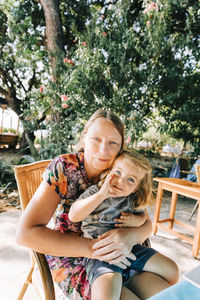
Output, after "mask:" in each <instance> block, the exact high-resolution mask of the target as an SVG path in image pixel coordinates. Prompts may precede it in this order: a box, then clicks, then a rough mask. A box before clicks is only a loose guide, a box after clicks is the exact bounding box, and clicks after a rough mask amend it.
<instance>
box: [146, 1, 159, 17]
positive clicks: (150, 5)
mask: <svg viewBox="0 0 200 300" xmlns="http://www.w3.org/2000/svg"><path fill="white" fill-rule="evenodd" d="M156 9H158V6H157V4H156V3H154V2H151V3H150V4H149V5H148V6H147V7H146V8H145V10H144V14H146V13H148V12H150V11H152V10H156Z"/></svg>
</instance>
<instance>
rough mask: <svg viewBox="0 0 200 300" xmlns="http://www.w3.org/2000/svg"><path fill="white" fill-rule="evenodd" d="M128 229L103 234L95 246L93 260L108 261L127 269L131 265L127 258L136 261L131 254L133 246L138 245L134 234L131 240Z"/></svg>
mask: <svg viewBox="0 0 200 300" xmlns="http://www.w3.org/2000/svg"><path fill="white" fill-rule="evenodd" d="M127 230H129V229H128V228H118V229H114V230H110V231H108V232H106V233H104V234H102V235H101V236H100V237H99V238H98V240H97V242H96V243H94V245H93V249H94V252H93V258H95V259H98V260H101V261H106V262H108V263H109V264H115V265H118V266H120V267H121V268H123V269H124V268H126V267H127V266H129V265H130V262H129V261H128V260H127V258H128V257H129V258H131V259H133V260H134V259H135V256H134V255H133V254H132V253H131V250H132V247H133V245H135V244H136V243H137V241H136V240H135V243H134V238H133V235H132V233H131V232H130V234H131V236H132V237H131V239H130V235H129V232H128V231H127Z"/></svg>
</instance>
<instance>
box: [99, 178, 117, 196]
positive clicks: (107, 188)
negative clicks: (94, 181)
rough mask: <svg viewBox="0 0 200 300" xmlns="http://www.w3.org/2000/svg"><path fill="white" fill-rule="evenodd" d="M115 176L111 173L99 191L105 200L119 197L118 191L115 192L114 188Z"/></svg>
mask: <svg viewBox="0 0 200 300" xmlns="http://www.w3.org/2000/svg"><path fill="white" fill-rule="evenodd" d="M114 176H116V175H115V174H113V173H110V174H108V175H107V176H106V179H105V181H104V183H103V185H102V187H101V188H100V190H99V192H98V193H99V194H101V195H103V196H104V199H106V198H109V197H117V194H116V191H113V188H112V185H111V183H112V180H113V178H114Z"/></svg>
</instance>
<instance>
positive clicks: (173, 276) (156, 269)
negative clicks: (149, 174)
mask: <svg viewBox="0 0 200 300" xmlns="http://www.w3.org/2000/svg"><path fill="white" fill-rule="evenodd" d="M143 270H144V271H148V272H152V273H155V274H157V275H159V276H161V277H162V278H163V279H165V280H166V281H167V282H168V283H169V284H170V285H171V284H174V283H176V282H177V281H178V278H179V270H178V266H177V264H176V263H175V262H174V261H173V260H171V259H170V258H168V257H166V256H164V255H162V254H160V253H156V254H154V255H153V256H151V258H150V259H149V260H148V261H147V262H146V264H145V265H144V268H143Z"/></svg>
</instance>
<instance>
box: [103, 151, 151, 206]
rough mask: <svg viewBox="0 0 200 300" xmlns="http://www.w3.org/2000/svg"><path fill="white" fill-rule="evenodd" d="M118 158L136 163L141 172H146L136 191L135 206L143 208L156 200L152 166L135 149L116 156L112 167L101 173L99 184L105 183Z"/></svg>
mask: <svg viewBox="0 0 200 300" xmlns="http://www.w3.org/2000/svg"><path fill="white" fill-rule="evenodd" d="M118 158H124V159H127V160H128V161H130V162H131V163H133V164H134V165H136V166H137V167H138V168H139V170H140V171H141V172H143V173H144V176H143V177H142V179H141V181H140V182H139V185H138V188H137V191H136V192H135V193H134V194H135V196H136V197H134V203H133V208H135V209H141V208H145V207H146V206H147V205H150V204H151V203H152V201H153V200H154V197H153V184H152V174H151V172H152V168H151V165H150V163H149V162H148V160H147V159H146V158H145V157H144V156H143V155H141V154H139V153H138V152H137V151H135V150H128V149H127V150H122V151H121V152H120V153H119V154H118V156H117V157H116V159H115V161H114V162H113V164H112V166H111V167H110V169H109V170H106V171H104V172H103V173H102V174H101V175H100V182H99V184H98V186H99V187H101V186H102V185H103V182H104V180H105V178H106V176H107V175H108V173H110V171H111V170H112V168H113V167H114V165H115V163H116V161H117V159H118Z"/></svg>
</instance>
